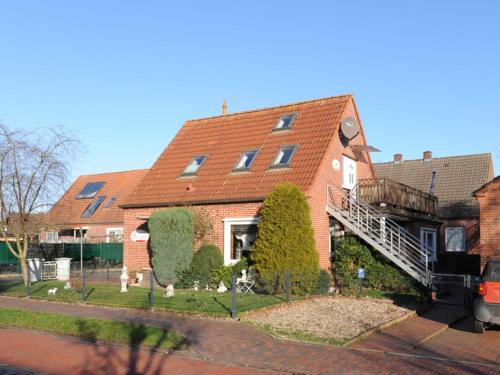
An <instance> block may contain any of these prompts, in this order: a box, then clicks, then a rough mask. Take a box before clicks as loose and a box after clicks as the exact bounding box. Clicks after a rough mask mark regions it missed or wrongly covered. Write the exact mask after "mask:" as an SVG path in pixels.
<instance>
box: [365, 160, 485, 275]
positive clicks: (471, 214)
mask: <svg viewBox="0 0 500 375" xmlns="http://www.w3.org/2000/svg"><path fill="white" fill-rule="evenodd" d="M373 167H374V169H375V175H376V176H377V178H378V179H382V180H383V179H387V180H390V181H395V182H397V183H399V184H404V185H406V186H408V187H409V189H416V190H418V191H420V192H422V194H426V193H428V194H431V195H433V196H435V197H437V217H436V219H437V220H435V221H434V223H435V225H425V226H421V227H420V228H418V231H417V230H414V234H415V235H417V236H419V237H420V238H421V240H422V241H424V242H425V243H427V244H428V245H429V246H431V247H432V248H433V249H436V253H437V256H436V258H437V270H439V271H440V272H449V273H472V274H477V273H479V266H480V259H479V253H480V252H479V238H480V225H479V204H478V202H477V201H476V199H475V198H474V197H473V195H472V194H473V192H474V191H476V190H477V189H478V188H479V187H481V186H482V185H484V184H486V183H487V182H489V181H490V180H491V179H492V178H493V160H492V158H491V154H475V155H461V156H451V157H439V158H433V157H432V152H431V151H425V152H424V153H423V157H422V159H417V160H403V155H402V154H396V155H394V160H393V161H392V162H386V163H375V164H374V165H373ZM428 224H430V223H428ZM481 230H482V228H481ZM418 232H419V233H418Z"/></svg>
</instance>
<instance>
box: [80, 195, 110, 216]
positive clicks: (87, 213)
mask: <svg viewBox="0 0 500 375" xmlns="http://www.w3.org/2000/svg"><path fill="white" fill-rule="evenodd" d="M105 199H106V197H105V196H100V197H97V198H96V199H95V200H94V201H93V202H92V203H91V204H90V205H89V206H88V207H87V209H86V210H85V211H83V214H82V217H85V218H89V217H92V215H93V214H94V213H95V212H96V210H97V209H98V208H99V206H100V205H101V203H102V202H104V200H105Z"/></svg>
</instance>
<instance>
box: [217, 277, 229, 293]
mask: <svg viewBox="0 0 500 375" xmlns="http://www.w3.org/2000/svg"><path fill="white" fill-rule="evenodd" d="M217 292H219V293H225V292H227V288H226V286H225V285H224V281H222V280H221V281H220V284H219V287H218V288H217Z"/></svg>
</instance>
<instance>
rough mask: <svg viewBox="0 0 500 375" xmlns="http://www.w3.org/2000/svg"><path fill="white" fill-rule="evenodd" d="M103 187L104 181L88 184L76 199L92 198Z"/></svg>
mask: <svg viewBox="0 0 500 375" xmlns="http://www.w3.org/2000/svg"><path fill="white" fill-rule="evenodd" d="M103 186H104V181H100V182H89V183H88V184H86V185H85V186H84V187H83V189H82V190H81V191H80V193H79V194H78V195H77V196H76V199H88V198H94V197H95V196H96V194H97V193H98V192H99V190H101V189H102V187H103Z"/></svg>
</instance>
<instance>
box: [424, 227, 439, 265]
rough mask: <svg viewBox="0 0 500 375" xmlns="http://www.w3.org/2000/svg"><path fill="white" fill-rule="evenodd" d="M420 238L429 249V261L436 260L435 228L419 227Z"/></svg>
mask: <svg viewBox="0 0 500 375" xmlns="http://www.w3.org/2000/svg"><path fill="white" fill-rule="evenodd" d="M420 240H421V241H422V242H423V243H424V244H425V245H426V246H427V249H430V251H431V254H430V255H429V261H430V262H435V261H436V259H437V258H436V248H437V234H436V230H435V229H421V230H420Z"/></svg>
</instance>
